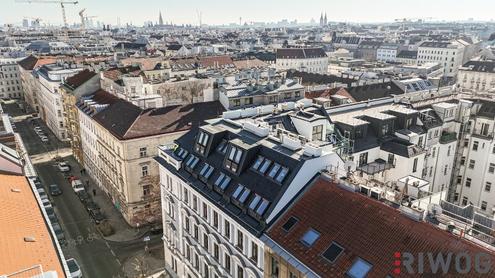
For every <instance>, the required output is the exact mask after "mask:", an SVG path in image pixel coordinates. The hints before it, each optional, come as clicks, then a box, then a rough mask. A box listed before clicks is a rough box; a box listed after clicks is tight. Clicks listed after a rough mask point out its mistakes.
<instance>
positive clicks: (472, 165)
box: [469, 159, 476, 169]
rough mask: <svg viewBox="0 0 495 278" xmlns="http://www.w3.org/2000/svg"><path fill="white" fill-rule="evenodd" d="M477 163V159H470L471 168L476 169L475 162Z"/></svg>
mask: <svg viewBox="0 0 495 278" xmlns="http://www.w3.org/2000/svg"><path fill="white" fill-rule="evenodd" d="M475 163H476V161H474V160H472V159H470V160H469V169H474V164H475Z"/></svg>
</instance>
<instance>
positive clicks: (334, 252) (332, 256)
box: [322, 242, 344, 263]
mask: <svg viewBox="0 0 495 278" xmlns="http://www.w3.org/2000/svg"><path fill="white" fill-rule="evenodd" d="M343 251H344V248H342V247H341V246H340V245H338V244H337V243H335V242H332V244H330V246H329V247H328V249H327V250H325V252H323V254H322V256H323V258H325V259H327V260H328V261H329V262H331V263H334V262H335V261H336V260H337V258H338V257H339V256H340V254H342V252H343Z"/></svg>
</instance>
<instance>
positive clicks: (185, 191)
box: [184, 187, 189, 204]
mask: <svg viewBox="0 0 495 278" xmlns="http://www.w3.org/2000/svg"><path fill="white" fill-rule="evenodd" d="M184 203H186V204H189V192H188V191H187V188H185V187H184Z"/></svg>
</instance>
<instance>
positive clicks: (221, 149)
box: [217, 139, 228, 154]
mask: <svg viewBox="0 0 495 278" xmlns="http://www.w3.org/2000/svg"><path fill="white" fill-rule="evenodd" d="M227 145H228V144H227V140H225V139H222V142H220V144H218V147H217V152H219V153H222V154H225V152H226V151H227Z"/></svg>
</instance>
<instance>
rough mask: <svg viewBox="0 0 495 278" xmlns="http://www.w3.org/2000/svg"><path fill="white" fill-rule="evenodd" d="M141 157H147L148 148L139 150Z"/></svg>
mask: <svg viewBox="0 0 495 278" xmlns="http://www.w3.org/2000/svg"><path fill="white" fill-rule="evenodd" d="M139 157H141V158H143V157H146V147H143V148H139Z"/></svg>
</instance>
